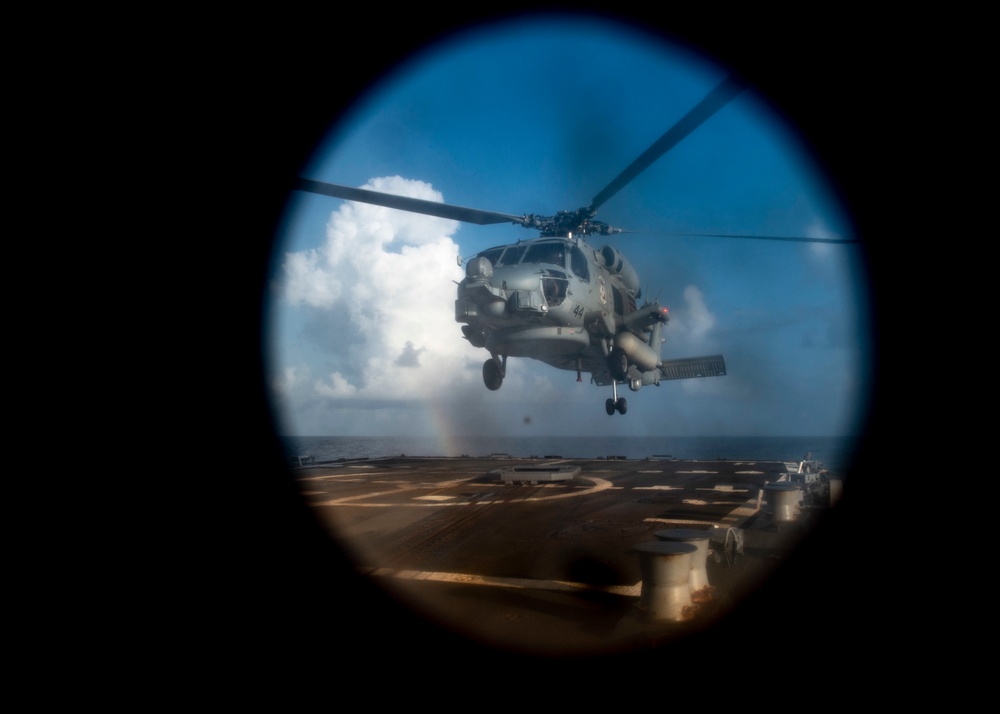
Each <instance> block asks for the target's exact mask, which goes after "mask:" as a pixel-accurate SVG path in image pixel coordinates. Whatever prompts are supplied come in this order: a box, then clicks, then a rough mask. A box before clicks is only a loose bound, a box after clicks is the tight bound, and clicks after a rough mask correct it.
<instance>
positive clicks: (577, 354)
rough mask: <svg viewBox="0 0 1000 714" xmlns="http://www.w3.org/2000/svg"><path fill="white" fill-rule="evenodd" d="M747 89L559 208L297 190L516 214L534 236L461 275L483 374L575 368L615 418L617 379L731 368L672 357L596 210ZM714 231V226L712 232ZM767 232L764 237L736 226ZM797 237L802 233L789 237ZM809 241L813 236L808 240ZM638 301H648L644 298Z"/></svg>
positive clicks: (466, 324)
mask: <svg viewBox="0 0 1000 714" xmlns="http://www.w3.org/2000/svg"><path fill="white" fill-rule="evenodd" d="M744 89H745V85H744V83H743V82H742V81H741V80H740V79H739V78H737V77H735V76H729V77H727V78H725V79H724V80H723V81H722V82H721V83H719V84H718V85H717V86H716V87H715V88H714V89H713V90H712V91H711V92H709V93H708V94H707V95H706V96H705V97H704V98H703V99H702V100H701V101H700V102H699V103H698V104H697V105H695V106H694V107H693V108H692V109H691V110H690V111H689V112H688V113H687V114H685V115H684V116H683V117H682V118H681V119H680V120H679V121H678V122H676V123H675V124H674V125H673V126H672V127H671V128H669V129H668V130H667V131H666V132H665V133H664V134H663V135H662V136H661V137H660V138H659V139H657V140H656V141H655V142H654V143H653V144H652V145H651V146H650V147H649V148H648V149H646V151H644V152H643V153H642V154H641V155H640V156H639V157H638V158H636V159H635V160H634V161H633V162H632V163H631V164H630V165H629V166H627V167H626V168H625V169H624V170H623V171H622V172H621V173H620V174H619V175H618V176H617V177H615V178H614V179H613V180H612V181H611V182H610V183H609V184H608V185H607V186H605V187H604V188H603V189H602V190H601V191H600V192H599V193H598V194H597V195H596V196H595V197H594V198H593V200H592V201H591V202H590V204H589V205H588V206H585V207H582V208H578V209H576V210H568V211H559V212H557V213H556V215H555V216H540V215H535V214H523V215H516V214H509V213H499V212H495V211H487V210H480V209H476V208H468V207H464V206H457V205H452V204H446V203H438V202H434V201H428V200H424V199H418V198H412V197H406V196H399V195H393V194H388V193H383V192H379V191H372V190H368V189H361V188H353V187H349V186H343V185H338V184H332V183H324V182H319V181H314V180H311V179H306V178H299V179H297V181H296V183H295V185H294V188H295V189H296V190H300V191H305V192H310V193H316V194H321V195H326V196H329V197H333V198H338V199H342V200H348V201H358V202H362V203H368V204H373V205H378V206H383V207H387V208H393V209H398V210H403V211H409V212H414V213H420V214H424V215H429V216H436V217H440V218H448V219H452V220H457V221H461V222H466V223H472V224H476V225H490V224H498V223H511V224H514V225H520V226H522V227H525V228H528V229H532V230H536V231H538V234H539V235H538V237H536V238H532V239H528V240H521V241H518V242H516V243H513V244H509V245H501V246H496V247H492V248H489V249H486V250H483V251H481V252H479V253H478V254H476V255H475V256H473V257H471V258H470V259H468V260H463V258H462V257H461V256H459V258H458V263H459V265H463V263H464V265H465V277H464V278H463V279H462V280H461V282H459V283H458V287H457V296H456V299H455V320H456V322H458V323H461V325H462V326H461V331H462V334H463V337H464V339H466V340H468V342H469V343H470V344H471V345H472V346H474V347H476V348H479V349H484V350H486V351H487V352H488V353H489V358H488V359H487V360H486V361H485V362H484V363H483V367H482V377H483V383H484V385H485V386H486V388H487V389H489V390H491V391H496V390H498V389H500V388H501V386H502V384H503V381H504V378H505V377H506V375H507V361H508V358H509V357H526V358H531V359H535V360H539V361H541V362H543V363H545V364H548V365H550V366H552V367H555V368H557V369H561V370H569V371H575V372H576V374H577V381H578V382H579V381H582V380H583V374H584V373H589V374H590V379H591V382H592V383H594V384H596V385H598V386H602V387H606V386H610V387H611V389H612V396H611V397H609V398H608V399H607V400H606V401H605V411H606V412H607V414H608V415H609V416H611V415H614V414H615V413H619V414H622V415H624V414H625V413H626V411H627V409H628V404H627V401H626V399H625V397H624V396H620V395H619V393H618V392H619V385H627V386H628V388H629V389H630V390H631V391H633V392H637V391H639V390H640V389H641V388H642V387H644V386H659V385H660V383H661V382H663V381H668V380H677V379H693V378H704V377H721V376H725V375H726V363H725V358H724V357H723V355H721V354H715V355H704V356H695V357H685V358H677V359H668V360H665V359H663V358H662V356H661V349H660V348H661V345H662V344H663V343H664V341H665V339H664V336H663V332H664V328H665V326H666V325H667V323H668V322H669V320H670V316H669V311H668V309H667V308H666V307H665V306H663V305H661V304H660V303H659V301H658V300H652V301H648V300H644V299H643V291H642V288H641V285H640V281H639V277H638V273H637V271H636V270H635V268H634V267H633V266H632V265H631V264H630V263H629V261H628V260H627V259H626V258H625V257H624V255H622V253H621V252H619V250H618V249H617V248H615V247H614V246H612V245H610V244H607V243H604V244H603V245H599V244H598V241H597V238H595V236H611V235H616V234H621V233H624V232H625V231H624V230H623V229H621V228H616V227H612V226H610V225H608V224H607V223H604V222H601V221H597V220H595V219H594V217H595V215H596V214H597V211H598V209H599V208H600V207H601V206H603V205H604V204H605V203H606V202H607V201H608V200H609V199H610V198H612V197H613V196H614V195H615V194H616V193H618V192H619V191H620V190H621V189H622V188H624V187H625V186H626V185H627V184H628V183H629V182H631V181H632V180H633V179H635V178H636V177H637V176H639V175H640V174H641V173H642V172H643V171H644V170H645V169H646V168H648V167H649V166H650V165H651V164H652V163H654V162H655V161H657V160H658V159H659V158H660V157H662V156H663V155H664V154H665V153H666V152H668V151H669V150H670V149H671V148H672V147H674V146H675V145H676V144H677V143H679V142H680V141H681V140H682V139H684V138H685V137H686V136H687V135H689V134H690V133H691V132H692V131H694V130H695V129H697V128H698V127H699V126H700V125H701V124H703V123H704V122H705V121H707V120H708V119H709V118H710V117H711V116H712V115H714V114H715V113H716V112H718V111H719V110H720V109H721V108H722V107H724V106H725V105H726V104H727V103H728V102H729V101H731V100H732V99H733V98H734V97H736V96H737V95H738V94H739V93H740V92H742V91H743V90H744ZM706 235H707V234H706ZM734 237H744V238H747V237H754V238H756V237H763V238H767V236H734ZM791 240H796V239H794V238H792V239H791ZM801 240H810V239H801ZM640 300H643V302H641V303H640Z"/></svg>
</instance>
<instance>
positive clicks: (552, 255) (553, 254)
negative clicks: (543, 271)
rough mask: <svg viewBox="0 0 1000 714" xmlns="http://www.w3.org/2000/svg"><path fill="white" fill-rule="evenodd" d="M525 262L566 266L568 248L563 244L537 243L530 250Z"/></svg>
mask: <svg viewBox="0 0 1000 714" xmlns="http://www.w3.org/2000/svg"><path fill="white" fill-rule="evenodd" d="M524 262H525V263H548V264H550V265H558V266H560V267H562V266H565V264H566V246H565V245H563V244H562V243H535V244H534V245H532V246H531V247H530V248H529V249H528V254H527V255H525V256H524Z"/></svg>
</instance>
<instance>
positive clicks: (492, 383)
mask: <svg viewBox="0 0 1000 714" xmlns="http://www.w3.org/2000/svg"><path fill="white" fill-rule="evenodd" d="M483 384H485V385H486V388H487V389H489V390H490V391H493V392H495V391H497V390H498V389H500V385H502V384H503V375H502V374H500V367H499V366H498V365H497V363H496V361H495V360H491V359H488V360H486V361H485V362H483Z"/></svg>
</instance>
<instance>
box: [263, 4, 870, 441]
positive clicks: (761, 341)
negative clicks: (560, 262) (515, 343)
mask: <svg viewBox="0 0 1000 714" xmlns="http://www.w3.org/2000/svg"><path fill="white" fill-rule="evenodd" d="M726 74H727V68H726V67H723V66H720V65H717V64H715V63H714V62H713V61H712V60H711V58H707V57H704V56H702V55H698V54H695V53H694V52H693V51H692V50H691V49H689V48H686V47H682V46H671V45H669V44H666V42H665V41H664V40H663V39H662V38H660V37H653V36H646V35H642V34H639V33H638V31H637V30H635V29H634V28H630V29H625V28H624V27H618V26H615V25H614V24H612V23H610V22H609V21H608V20H606V19H605V20H602V21H600V22H596V21H588V20H585V19H581V20H578V21H570V20H568V19H567V18H565V17H562V18H555V19H550V20H545V19H534V20H519V21H511V22H506V23H499V24H496V25H492V26H488V27H484V28H480V29H478V30H472V31H467V32H465V33H463V34H459V35H455V36H453V37H451V38H450V39H449V40H448V41H447V42H443V43H441V44H439V45H437V46H435V47H433V48H430V49H428V50H426V51H425V52H424V53H423V54H421V55H419V56H417V57H415V58H413V59H412V60H410V61H409V62H407V63H406V64H404V65H402V66H400V67H399V68H398V69H397V71H396V72H395V73H393V74H392V75H390V76H387V77H386V78H385V79H384V80H383V81H382V83H381V84H379V85H378V86H376V87H373V88H372V89H371V91H370V92H369V94H368V95H367V96H365V97H363V98H361V100H360V101H359V102H358V103H357V104H356V106H355V108H354V109H353V111H352V112H351V113H350V114H349V115H347V116H345V117H343V118H342V120H341V122H340V123H339V124H338V125H337V126H333V127H331V132H330V135H329V138H328V139H327V141H326V142H325V143H323V144H322V145H321V146H318V147H317V150H316V153H315V155H314V157H313V159H312V161H311V162H310V163H309V165H307V166H305V167H304V168H303V171H302V176H303V177H305V178H310V179H315V180H318V181H328V182H332V183H338V184H345V185H350V186H365V185H369V186H370V187H377V188H379V189H380V190H384V191H387V192H400V193H406V194H409V195H417V196H420V197H423V198H433V199H435V200H442V201H444V202H447V203H450V204H457V205H463V206H470V207H474V208H481V209H485V210H491V211H499V212H503V213H511V214H523V213H538V214H544V215H552V214H554V213H555V212H556V211H559V210H566V209H575V208H579V207H581V206H585V205H587V204H589V203H590V201H591V199H592V198H593V197H594V196H595V195H596V194H597V193H598V192H599V191H600V190H601V189H603V188H604V186H606V185H607V184H608V183H609V182H610V181H611V180H612V179H613V178H614V177H615V176H616V175H617V174H618V173H619V172H620V171H621V170H622V169H624V168H625V167H626V166H627V165H628V164H629V163H631V161H632V160H633V159H635V158H636V157H637V156H638V155H639V154H641V153H642V152H643V151H644V150H645V149H646V148H647V147H648V146H649V145H650V144H652V143H653V142H654V141H655V140H656V139H658V138H659V137H660V135H661V134H663V132H664V131H666V129H667V128H669V127H670V126H671V125H672V124H673V123H674V122H676V121H677V120H678V119H679V118H680V117H681V116H683V114H684V113H686V112H687V111H688V110H689V109H690V108H691V107H693V106H694V105H695V104H697V102H698V101H700V100H701V99H702V98H703V97H704V95H705V94H707V93H708V92H709V91H710V90H711V89H712V88H713V87H714V86H715V85H716V84H717V83H718V82H719V81H720V80H722V79H723V78H724V76H725V75H726ZM316 91H319V92H323V91H327V92H336V91H337V85H336V82H335V81H333V80H331V82H330V84H329V86H325V87H323V86H318V87H316ZM290 111H294V108H292V109H290ZM597 219H598V220H602V221H605V222H607V223H610V224H612V225H614V226H617V227H621V228H624V229H626V230H628V231H631V233H629V234H627V235H621V236H613V237H610V238H608V239H607V240H606V241H602V240H600V239H599V238H595V240H594V242H595V243H596V244H597V245H602V244H603V243H604V242H607V243H610V244H612V245H614V246H615V247H617V248H618V249H619V250H620V251H621V252H622V253H623V254H624V255H625V256H626V257H627V258H628V259H629V260H630V261H631V262H632V263H633V265H634V266H635V267H636V269H637V270H638V272H639V276H640V278H641V280H642V284H643V291H644V294H645V295H646V296H648V297H650V298H654V297H658V298H659V300H660V301H661V302H662V303H663V304H665V305H667V306H668V307H669V309H670V312H671V316H672V317H671V321H670V323H669V324H668V326H667V328H666V332H665V336H666V339H667V341H666V343H665V344H664V346H663V350H662V352H663V356H664V358H671V357H687V356H695V355H703V354H715V353H722V354H724V355H725V357H726V362H727V367H728V371H729V374H728V375H727V376H725V377H721V378H713V379H703V380H686V381H676V382H665V383H663V384H661V386H659V387H648V388H644V389H642V390H640V391H639V392H637V393H632V392H629V391H628V390H627V389H625V390H624V396H626V398H628V400H629V411H628V414H626V415H624V416H622V415H615V416H612V417H609V416H608V415H607V414H606V413H605V410H604V400H605V399H606V398H607V397H609V396H611V389H610V387H596V386H594V385H591V384H590V383H589V382H588V381H587V379H586V378H585V379H584V382H583V383H577V382H576V375H575V374H574V373H572V372H567V371H560V370H556V369H553V368H551V367H548V366H546V365H544V364H541V363H538V362H534V361H531V360H527V359H517V358H511V360H510V362H509V364H508V377H507V379H506V380H505V382H504V385H503V387H502V388H501V389H500V390H499V391H497V392H490V391H489V390H487V389H486V388H485V386H484V385H483V383H482V377H481V371H480V370H481V365H482V362H483V360H484V359H485V358H486V356H487V354H486V353H485V351H483V350H476V349H475V348H473V347H472V346H471V345H469V344H468V342H467V341H466V340H464V339H463V338H462V333H461V329H460V325H459V323H457V322H455V320H454V299H455V287H456V286H455V283H456V282H458V281H459V280H461V278H462V276H463V274H464V273H463V271H462V268H461V267H459V266H458V264H457V261H456V257H457V256H459V255H461V256H464V257H469V256H472V255H474V254H475V253H476V252H478V251H480V250H482V249H485V248H488V247H491V246H495V245H501V244H505V243H513V242H515V241H517V240H523V239H527V238H532V237H534V235H535V234H534V233H532V232H531V231H529V230H527V229H525V228H522V227H519V226H515V225H508V224H500V225H494V226H475V225H471V224H459V223H456V222H454V221H446V220H442V219H435V218H431V217H427V216H418V215H415V214H408V213H402V212H399V211H392V210H390V209H384V208H379V207H374V206H367V205H364V204H357V203H350V202H343V201H339V200H336V199H332V198H328V197H324V196H319V195H313V194H306V193H298V192H296V193H293V194H291V195H290V196H289V203H288V211H287V216H286V222H285V228H284V229H283V230H282V232H281V234H280V235H279V236H277V240H276V243H275V251H274V256H273V266H272V282H271V284H270V285H269V288H268V289H269V295H270V301H269V308H268V315H267V319H266V321H265V342H266V344H267V346H268V347H267V354H266V357H267V370H268V374H267V377H268V380H269V383H270V384H271V385H272V390H273V392H272V393H273V399H274V405H275V410H276V414H277V416H278V419H279V423H280V424H281V427H280V431H282V433H285V434H294V435H375V436H377V435H384V434H405V435H416V436H429V437H435V438H438V439H439V440H440V442H441V443H442V445H446V443H447V437H448V435H449V434H462V435H484V434H492V433H496V434H502V435H505V436H507V435H513V436H516V435H519V434H524V435H580V436H586V435H607V434H621V435H638V436H648V435H678V436H689V435H706V436H711V435H777V436H780V435H841V434H847V433H850V432H851V431H853V430H856V429H859V428H860V424H859V415H860V414H861V413H862V412H863V411H864V409H865V406H866V400H867V391H866V390H867V387H866V379H867V372H868V365H869V359H870V355H869V345H868V341H867V329H868V328H867V298H866V295H865V293H864V289H863V288H864V277H865V276H864V271H863V264H862V263H861V258H860V256H861V253H860V250H859V248H858V246H857V245H828V244H826V245H824V244H815V243H792V242H780V241H765V240H742V239H725V238H704V237H700V238H696V237H682V236H673V235H669V234H670V233H678V232H694V233H740V234H758V235H787V236H809V237H816V238H827V239H830V240H847V239H852V238H854V234H853V228H852V225H851V222H850V214H849V210H848V209H847V207H844V206H842V205H840V204H838V202H837V200H836V197H835V187H834V186H831V185H828V184H827V183H826V179H825V177H824V173H823V170H822V167H821V166H818V165H816V164H815V163H814V160H813V159H812V157H811V155H810V153H809V148H808V146H805V145H803V144H801V143H800V140H799V138H798V135H797V134H796V133H795V129H794V127H791V126H789V125H787V124H786V123H785V122H784V120H783V118H782V117H781V116H780V115H778V114H776V113H775V112H774V111H773V110H772V109H771V107H770V105H769V104H768V101H767V98H766V97H762V96H760V95H758V94H757V93H755V92H754V91H753V88H751V89H750V90H749V91H746V92H744V93H743V94H741V95H740V96H738V97H737V98H736V99H735V100H733V101H732V102H730V103H729V104H728V105H727V106H725V107H724V108H723V109H722V110H721V111H720V112H719V113H718V114H716V115H715V116H714V117H712V118H710V119H709V120H708V121H707V122H706V123H705V124H703V125H702V126H701V127H699V128H698V129H697V130H696V131H695V132H694V133H692V134H691V135H690V136H688V137H687V138H685V139H684V140H683V141H682V142H681V143H680V144H679V145H678V146H676V147H675V148H674V149H673V150H671V151H670V152H668V153H667V154H666V155H664V156H663V157H661V158H660V159H659V160H658V161H657V162H656V163H654V164H653V165H652V166H651V167H650V168H649V169H647V170H646V171H645V172H644V173H642V174H641V175H640V176H639V177H638V178H636V179H635V180H633V181H632V182H631V183H630V184H628V185H627V186H625V187H624V188H623V189H622V190H621V191H620V192H619V193H618V194H616V195H615V196H613V197H612V198H611V199H610V200H608V201H607V202H606V203H605V204H604V205H603V206H602V208H601V209H600V211H599V213H598V215H597Z"/></svg>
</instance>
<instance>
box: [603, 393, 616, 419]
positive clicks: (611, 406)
mask: <svg viewBox="0 0 1000 714" xmlns="http://www.w3.org/2000/svg"><path fill="white" fill-rule="evenodd" d="M604 409H605V411H607V413H608V416H611V415H612V414H614V413H615V400H614V399H612V398H611V397H608V401H606V402H604Z"/></svg>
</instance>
